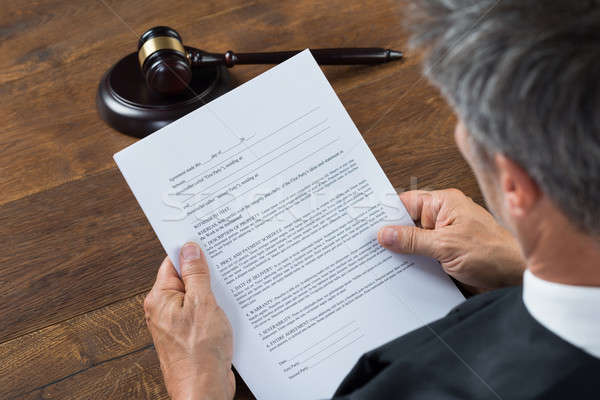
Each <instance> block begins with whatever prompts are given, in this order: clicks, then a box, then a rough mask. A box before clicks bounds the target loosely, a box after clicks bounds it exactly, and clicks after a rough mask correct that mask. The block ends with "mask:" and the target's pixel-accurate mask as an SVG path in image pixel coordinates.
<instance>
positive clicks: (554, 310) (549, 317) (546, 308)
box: [523, 270, 600, 358]
mask: <svg viewBox="0 0 600 400" xmlns="http://www.w3.org/2000/svg"><path fill="white" fill-rule="evenodd" d="M523 302H524V303H525V306H526V307H527V310H528V311H529V313H530V314H531V315H532V316H533V317H534V318H535V319H536V320H537V321H538V322H539V323H540V324H542V325H543V326H544V327H546V328H547V329H549V330H550V331H552V332H553V333H554V334H556V335H557V336H558V337H560V338H561V339H563V340H565V341H566V342H569V343H571V344H572V345H573V346H576V347H578V348H580V349H581V350H583V351H585V352H586V353H588V354H590V355H592V356H594V357H596V358H600V287H594V286H572V285H564V284H560V283H554V282H549V281H545V280H543V279H540V278H538V277H537V276H535V275H534V274H532V273H531V272H530V271H529V270H526V271H525V274H524V276H523Z"/></svg>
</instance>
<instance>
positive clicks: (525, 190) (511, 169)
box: [494, 153, 541, 218]
mask: <svg viewBox="0 0 600 400" xmlns="http://www.w3.org/2000/svg"><path fill="white" fill-rule="evenodd" d="M494 163H495V164H496V169H497V172H498V177H499V183H500V190H501V193H502V194H503V198H504V202H505V209H506V211H507V212H508V213H509V214H510V215H511V216H513V217H515V218H522V217H524V216H526V215H527V214H529V212H530V211H531V209H532V208H533V207H534V206H535V205H536V204H537V202H538V200H539V199H540V197H541V191H540V188H539V186H538V184H537V183H536V182H535V181H534V180H533V179H532V178H531V176H529V174H528V173H527V171H525V170H524V169H523V168H522V167H521V166H520V165H519V164H517V163H516V162H514V161H513V160H511V159H510V158H508V157H506V156H505V155H503V154H500V153H497V154H496V155H495V157H494Z"/></svg>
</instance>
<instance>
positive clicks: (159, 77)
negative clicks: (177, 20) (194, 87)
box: [138, 26, 192, 94]
mask: <svg viewBox="0 0 600 400" xmlns="http://www.w3.org/2000/svg"><path fill="white" fill-rule="evenodd" d="M138 59H139V61H140V67H141V69H142V73H143V74H144V77H145V79H146V83H147V85H148V86H149V87H150V88H152V89H154V90H155V91H157V92H159V93H162V94H177V93H181V92H182V91H183V90H185V88H186V87H187V86H188V85H189V83H190V82H191V80H192V67H191V63H190V60H189V58H188V56H187V52H186V50H185V48H184V47H183V43H182V41H181V36H179V34H178V33H177V31H175V30H174V29H172V28H169V27H168V26H155V27H154V28H150V29H148V30H147V31H146V32H144V33H143V34H142V36H141V37H140V40H139V42H138Z"/></svg>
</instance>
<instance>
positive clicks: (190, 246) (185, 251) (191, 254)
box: [181, 243, 200, 261]
mask: <svg viewBox="0 0 600 400" xmlns="http://www.w3.org/2000/svg"><path fill="white" fill-rule="evenodd" d="M181 256H182V257H183V260H184V261H194V260H197V259H199V258H200V247H198V245H197V244H194V243H186V244H185V245H184V246H183V248H182V249H181Z"/></svg>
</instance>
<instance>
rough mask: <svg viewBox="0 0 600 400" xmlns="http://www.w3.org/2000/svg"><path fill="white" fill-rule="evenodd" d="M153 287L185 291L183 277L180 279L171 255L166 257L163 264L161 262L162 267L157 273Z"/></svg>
mask: <svg viewBox="0 0 600 400" xmlns="http://www.w3.org/2000/svg"><path fill="white" fill-rule="evenodd" d="M153 289H156V290H159V291H160V290H176V291H178V292H183V291H184V290H185V287H184V286H183V282H182V281H181V279H179V275H177V271H176V270H175V266H174V265H173V263H172V262H171V259H170V258H169V257H165V259H164V260H163V262H162V264H160V268H159V269H158V273H157V274H156V282H154V287H153Z"/></svg>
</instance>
